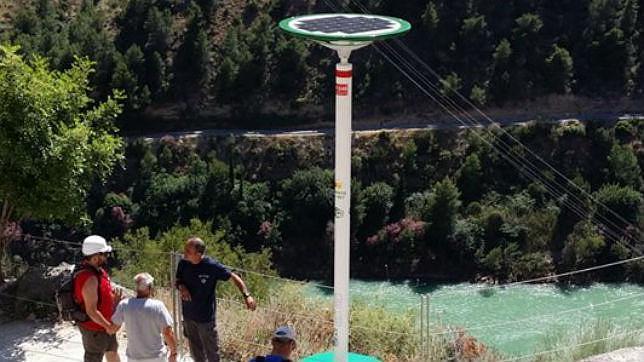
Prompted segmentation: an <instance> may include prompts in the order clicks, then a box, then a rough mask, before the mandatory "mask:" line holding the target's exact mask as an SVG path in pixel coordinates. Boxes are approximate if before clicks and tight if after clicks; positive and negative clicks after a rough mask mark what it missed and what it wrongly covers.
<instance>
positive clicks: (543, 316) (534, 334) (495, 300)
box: [313, 280, 644, 354]
mask: <svg viewBox="0 0 644 362" xmlns="http://www.w3.org/2000/svg"><path fill="white" fill-rule="evenodd" d="M313 293H316V295H318V296H321V297H330V295H329V294H326V291H323V290H320V289H315V291H313ZM421 295H428V296H429V298H430V299H429V300H430V318H431V323H432V324H436V325H438V324H442V325H449V326H458V327H463V328H465V329H466V330H468V331H469V333H470V334H471V335H473V336H474V337H476V338H477V339H479V340H481V341H483V342H485V344H486V345H488V346H489V347H492V348H495V349H497V350H499V351H500V352H503V353H506V354H524V353H532V352H534V351H535V350H538V349H539V348H538V347H539V344H540V342H542V341H543V340H544V338H548V337H553V336H560V335H564V334H567V333H576V332H577V333H578V331H579V330H580V329H584V328H586V329H588V328H591V327H590V326H592V325H594V324H595V323H597V322H598V321H601V322H602V323H603V324H606V323H611V324H613V325H614V326H615V327H616V328H618V329H620V330H621V329H623V330H628V329H641V328H644V287H642V286H638V285H634V284H626V283H623V284H601V283H596V284H592V285H589V286H583V287H582V286H576V287H558V286H556V285H553V284H536V285H535V284H531V285H515V286H510V287H504V288H486V287H484V286H481V285H477V284H469V283H461V284H433V285H423V284H417V283H415V282H410V281H407V282H400V283H392V282H377V281H360V280H352V281H351V297H352V300H360V301H363V302H366V303H368V304H375V305H383V306H385V307H387V308H391V309H392V310H396V311H405V310H412V311H414V312H415V313H418V311H419V309H420V296H421Z"/></svg>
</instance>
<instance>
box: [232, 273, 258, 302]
mask: <svg viewBox="0 0 644 362" xmlns="http://www.w3.org/2000/svg"><path fill="white" fill-rule="evenodd" d="M230 280H232V282H233V284H235V285H236V286H237V289H239V291H240V292H241V293H242V295H243V296H244V302H246V308H248V309H250V310H255V308H256V307H257V304H256V303H255V299H253V297H251V295H250V293H249V292H248V288H246V284H245V283H244V281H243V280H242V278H240V277H239V275H237V274H235V273H230Z"/></svg>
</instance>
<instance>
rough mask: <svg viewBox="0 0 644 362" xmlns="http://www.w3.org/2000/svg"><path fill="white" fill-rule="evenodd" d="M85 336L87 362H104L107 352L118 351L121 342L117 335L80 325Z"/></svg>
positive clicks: (85, 359) (83, 336)
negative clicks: (118, 340)
mask: <svg viewBox="0 0 644 362" xmlns="http://www.w3.org/2000/svg"><path fill="white" fill-rule="evenodd" d="M78 329H79V330H80V332H81V337H82V338H83V348H84V349H85V358H84V361H85V362H102V361H103V355H104V354H105V352H116V351H117V350H118V348H119V344H118V342H117V340H116V335H115V334H113V335H109V334H107V333H106V332H97V331H90V330H87V329H84V328H83V327H78Z"/></svg>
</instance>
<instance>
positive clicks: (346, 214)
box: [333, 49, 353, 362]
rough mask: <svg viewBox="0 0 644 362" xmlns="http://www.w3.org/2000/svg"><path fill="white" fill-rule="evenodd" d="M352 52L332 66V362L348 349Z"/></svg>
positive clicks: (343, 52)
mask: <svg viewBox="0 0 644 362" xmlns="http://www.w3.org/2000/svg"><path fill="white" fill-rule="evenodd" d="M350 54H351V49H342V50H338V55H339V56H340V62H339V63H338V64H336V66H335V223H334V230H333V232H334V240H335V247H334V258H333V287H334V294H333V297H334V312H335V314H334V322H335V334H336V335H335V338H336V345H335V361H336V362H344V361H347V353H348V347H349V333H348V331H349V304H350V303H349V272H350V270H349V258H350V248H349V246H350V233H351V231H350V229H351V212H350V208H351V92H352V89H351V87H352V82H351V81H352V69H353V67H352V66H351V63H349V62H348V60H349V55H350Z"/></svg>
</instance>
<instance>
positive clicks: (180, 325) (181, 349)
mask: <svg viewBox="0 0 644 362" xmlns="http://www.w3.org/2000/svg"><path fill="white" fill-rule="evenodd" d="M173 254H174V263H173V265H172V268H171V269H172V270H171V272H172V275H173V276H174V275H175V273H176V270H177V267H178V266H179V261H180V260H181V254H179V253H178V252H176V251H175V252H173ZM172 292H173V293H174V295H175V296H177V294H178V293H179V291H178V290H177V288H175V286H174V285H173V286H172ZM182 304H183V303H182V302H181V300H180V298H178V297H177V318H176V320H177V321H178V327H177V340H178V349H179V353H181V354H182V355H183V354H184V352H185V349H184V338H183V323H182V321H181V319H182V318H183V309H182V308H183V307H182Z"/></svg>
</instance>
